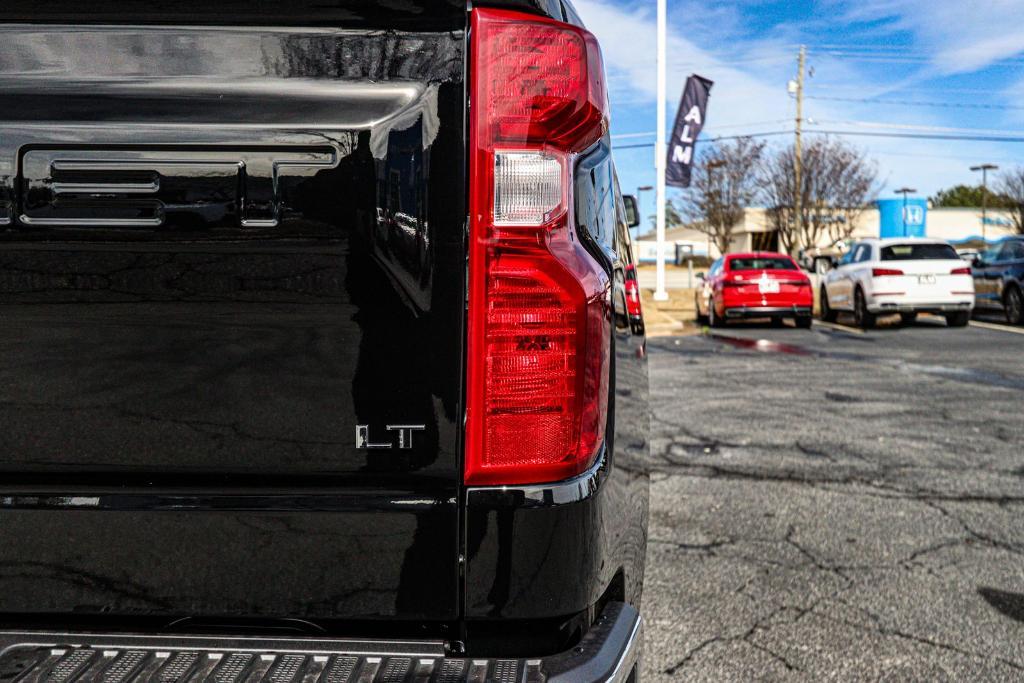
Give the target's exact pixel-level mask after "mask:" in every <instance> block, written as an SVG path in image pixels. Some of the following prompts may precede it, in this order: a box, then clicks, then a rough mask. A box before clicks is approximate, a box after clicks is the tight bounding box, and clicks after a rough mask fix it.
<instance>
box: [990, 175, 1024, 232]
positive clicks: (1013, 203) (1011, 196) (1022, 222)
mask: <svg viewBox="0 0 1024 683" xmlns="http://www.w3.org/2000/svg"><path fill="white" fill-rule="evenodd" d="M996 192H998V193H999V194H1000V195H1002V196H1003V197H1004V198H1005V199H1006V205H1007V207H1006V208H1007V209H1008V210H1009V212H1010V222H1012V223H1013V231H1014V232H1016V233H1017V234H1018V235H1024V166H1018V167H1016V168H1014V169H1012V170H1009V171H1006V172H1004V173H1002V174H1001V175H1000V176H999V180H997V181H996Z"/></svg>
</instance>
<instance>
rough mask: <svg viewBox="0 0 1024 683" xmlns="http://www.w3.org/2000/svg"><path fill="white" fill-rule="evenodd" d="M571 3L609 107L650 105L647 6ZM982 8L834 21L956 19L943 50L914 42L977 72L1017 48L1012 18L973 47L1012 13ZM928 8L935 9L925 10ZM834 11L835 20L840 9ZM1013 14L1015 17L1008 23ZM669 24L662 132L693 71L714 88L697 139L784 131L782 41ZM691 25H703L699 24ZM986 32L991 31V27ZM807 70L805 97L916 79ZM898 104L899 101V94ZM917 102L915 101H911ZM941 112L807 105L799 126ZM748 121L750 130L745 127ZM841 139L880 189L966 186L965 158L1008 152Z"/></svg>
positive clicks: (788, 124)
mask: <svg viewBox="0 0 1024 683" xmlns="http://www.w3.org/2000/svg"><path fill="white" fill-rule="evenodd" d="M575 4H576V7H577V10H578V11H579V13H580V16H582V17H583V20H584V21H585V22H586V24H587V27H588V28H589V29H590V30H591V31H592V32H593V33H595V34H596V35H597V37H598V39H599V40H600V42H601V46H602V50H603V52H604V57H605V65H606V69H607V70H608V72H609V83H610V90H611V95H612V103H613V108H615V109H616V110H618V111H621V110H622V108H623V106H624V105H625V106H631V105H633V104H636V103H645V104H648V105H650V104H653V103H654V97H655V92H656V82H655V79H656V62H655V59H656V56H655V52H656V22H655V16H654V3H653V2H651V3H649V5H648V6H647V7H640V8H639V9H638V8H636V7H627V6H621V5H616V4H612V2H611V0H576V3H575ZM987 4H991V5H993V6H992V7H989V8H987V10H984V11H982V10H980V9H978V8H975V9H974V10H973V11H972V10H970V9H969V8H967V7H963V8H961V7H960V6H959V5H954V4H953V3H951V2H948V0H932V1H931V2H927V0H885V1H884V2H882V1H881V0H865V2H864V3H863V6H862V7H861V8H860V9H859V10H857V11H856V12H853V11H851V12H849V13H848V14H847V17H846V18H845V19H841V20H849V21H875V22H888V23H889V28H888V29H885V30H899V28H900V26H901V22H903V21H904V20H903V19H902V17H903V16H904V13H909V12H911V11H913V12H916V15H915V16H916V18H917V20H918V23H921V24H928V25H933V24H941V23H942V22H944V21H950V22H952V21H956V20H957V18H958V17H964V18H962V20H961V21H962V23H963V24H964V26H965V30H964V36H965V39H964V40H959V38H958V37H957V36H956V35H955V33H956V31H955V24H954V25H953V26H949V27H948V33H949V34H950V36H949V38H948V40H947V41H946V42H943V40H942V38H941V36H940V35H938V34H939V33H941V32H942V31H947V29H942V30H941V31H940V29H939V28H935V27H933V28H931V29H925V28H919V30H920V31H921V32H922V33H921V35H922V40H925V38H927V39H928V40H930V41H933V42H934V43H935V45H936V48H942V49H941V50H940V49H936V50H935V51H934V52H933V53H930V54H934V55H935V57H934V58H935V60H936V63H937V64H939V65H941V64H943V63H945V61H952V60H958V61H959V63H960V64H961V65H965V64H967V63H968V62H970V63H972V64H973V63H977V64H981V63H983V62H984V61H985V60H991V59H1002V58H1004V57H1006V56H1007V55H1010V54H1015V52H1012V51H1013V50H1014V49H1015V45H1016V41H1017V38H1016V37H1015V32H1017V31H1020V29H1018V28H1017V24H1018V22H1017V21H1016V20H1015V21H1013V22H1009V19H1008V18H1006V17H1004V21H1005V23H1004V24H1003V26H1004V30H1003V31H1002V32H1001V33H996V35H988V36H987V37H985V38H984V39H982V38H981V33H982V31H981V27H982V25H983V24H986V23H987V22H991V21H992V19H991V17H993V16H995V15H997V14H998V13H999V12H1000V11H1006V12H1008V9H1007V7H1008V6H1009V5H1010V4H1016V5H1017V6H1018V8H1019V7H1020V0H1017V2H1016V3H1008V2H1000V1H999V0H995V2H991V3H987ZM929 7H931V8H936V9H935V10H934V11H931V12H929V9H928V8H929ZM836 13H837V14H840V15H841V14H842V12H841V11H838V12H836ZM979 13H980V14H984V15H985V16H987V17H989V19H987V20H985V21H983V20H981V19H978V18H977V17H976V16H974V15H976V14H979ZM1019 13H1020V10H1019V9H1018V10H1017V12H1016V13H1015V15H1016V14H1019ZM674 16H675V18H676V23H672V24H670V27H669V55H670V57H669V59H670V68H669V95H668V99H669V108H670V110H671V111H670V112H669V116H668V119H669V124H671V120H672V115H673V114H674V108H675V105H676V100H677V98H678V97H679V94H680V92H681V90H682V86H683V83H684V81H685V79H686V77H687V76H688V75H689V74H690V73H694V72H695V73H699V74H701V75H703V76H706V77H707V78H710V79H712V80H714V81H715V86H714V88H713V90H712V94H711V100H710V103H709V112H708V124H707V128H706V129H705V130H706V133H707V134H709V135H712V136H716V135H735V134H742V133H753V132H765V131H769V130H791V129H792V120H793V118H794V117H795V110H794V104H793V101H792V99H791V98H790V97H789V96H788V95H787V93H786V83H787V81H788V80H789V78H791V77H792V75H793V73H794V72H795V70H796V64H795V61H796V53H795V48H793V38H794V36H793V34H792V33H788V34H787V35H785V36H784V37H783V36H780V37H778V38H774V39H773V38H767V39H765V38H759V39H757V40H756V41H755V42H751V41H750V40H742V39H739V38H733V39H730V38H729V36H728V35H727V33H728V32H729V31H732V30H734V29H735V26H725V25H723V26H722V27H721V30H719V31H716V32H708V31H704V32H701V31H692V32H688V31H687V30H684V27H682V26H680V24H679V23H678V20H679V17H680V16H685V15H678V14H677V15H674ZM699 21H700V23H704V22H703V20H699ZM877 25H878V24H876V27H877ZM988 26H989V28H991V24H988ZM685 28H686V29H689V28H691V26H690V24H689V23H688V24H687V25H686V27H685ZM928 31H930V33H928ZM926 34H927V35H926ZM933 34H934V35H933ZM975 36H978V39H977V40H975V39H974V37H975ZM968 38H970V39H968ZM783 40H785V41H786V42H783ZM813 64H814V66H815V68H816V70H817V73H818V76H816V78H815V79H811V80H810V82H809V89H810V90H811V91H812V92H813V91H814V88H815V83H816V82H818V81H820V80H821V79H824V80H827V81H828V82H829V83H833V84H834V83H842V84H843V85H844V90H843V91H842V92H840V93H835V92H834V91H833V92H830V94H840V95H852V96H854V97H871V96H878V95H885V94H886V93H891V91H892V90H893V89H898V88H900V87H901V86H903V85H906V84H909V83H913V82H914V81H916V80H918V77H915V76H913V75H911V74H909V73H906V72H901V73H900V74H898V75H897V74H895V73H894V74H891V75H889V78H888V82H886V79H884V78H882V79H879V78H878V74H877V73H868V72H862V71H860V70H858V68H859V66H861V65H858V64H857V63H856V62H850V61H846V60H843V59H842V58H831V57H829V56H828V55H818V56H815V57H814V59H813ZM876 66H877V65H876ZM933 68H939V67H926V70H928V71H932V69H933ZM1022 83H1024V81H1022ZM1021 87H1022V88H1024V86H1021ZM825 92H829V91H823V92H822V94H825ZM896 92H897V93H899V92H900V91H899V90H896ZM890 97H893V98H895V99H900V98H897V97H895V95H893V94H890ZM903 98H904V99H906V96H905V91H904V95H903ZM911 99H913V98H911ZM918 99H921V97H920V96H918ZM925 99H928V98H925ZM931 99H935V98H934V97H932V98H931ZM948 113H949V112H948V111H943V110H941V109H938V110H936V109H928V108H921V107H913V106H885V107H883V106H880V105H877V104H869V103H856V102H834V101H828V100H809V101H808V102H807V107H806V111H805V116H807V117H813V118H814V119H817V120H818V121H820V122H821V123H820V124H818V125H817V126H815V125H808V130H810V131H813V130H815V129H818V130H850V129H851V127H850V125H848V124H844V123H843V122H844V121H851V120H861V121H878V122H888V123H899V124H914V125H936V126H941V125H950V122H949V121H948V120H945V119H943V118H942V116H943V115H946V114H948ZM613 116H614V114H613ZM651 118H652V120H651V121H645V122H642V123H640V124H637V125H638V126H640V128H639V130H649V131H652V130H654V128H655V122H654V120H653V116H652V117H651ZM753 123H759V124H760V125H749V124H753ZM952 125H965V124H963V123H954V124H952ZM853 129H854V130H856V128H853ZM618 132H622V133H625V132H633V131H628V130H619V131H618ZM788 140H789V139H788V138H786V137H778V138H772V139H771V141H772V142H773V143H775V144H782V143H784V142H788ZM849 141H850V142H852V143H853V144H856V145H858V146H861V147H865V148H867V149H868V150H869V152H870V153H871V154H872V155H873V156H874V157H875V158H876V159H877V160H878V162H879V170H880V176H881V179H882V180H883V181H887V183H888V185H889V188H890V189H891V188H893V187H897V186H899V185H903V184H908V183H909V184H911V185H913V186H916V187H917V188H918V189H919V190H921V192H922V193H926V194H930V193H933V192H934V191H935V190H937V189H939V188H942V187H945V186H949V185H952V184H956V183H960V182H971V181H972V178H971V175H970V173H969V172H968V171H967V170H966V167H967V166H968V165H969V164H968V163H967V162H968V161H969V160H970V159H973V158H978V159H980V158H982V157H985V156H986V155H987V156H993V157H1000V158H1002V159H1006V158H1007V156H1008V155H1010V154H1013V153H1015V152H1016V151H1017V150H1007V149H1006V148H1005V147H1003V148H1000V146H999V145H997V144H987V143H951V142H946V141H927V140H910V139H894V138H868V137H851V138H850V139H849Z"/></svg>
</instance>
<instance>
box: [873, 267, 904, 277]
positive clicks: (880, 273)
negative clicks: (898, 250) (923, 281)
mask: <svg viewBox="0 0 1024 683" xmlns="http://www.w3.org/2000/svg"><path fill="white" fill-rule="evenodd" d="M871 275H872V276H874V277H889V276H892V275H903V271H902V270H898V269H896V268H872V269H871Z"/></svg>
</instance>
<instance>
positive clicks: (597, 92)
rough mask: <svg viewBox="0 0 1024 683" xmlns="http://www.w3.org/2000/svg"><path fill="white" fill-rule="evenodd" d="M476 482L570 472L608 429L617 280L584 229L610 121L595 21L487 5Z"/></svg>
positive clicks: (473, 363)
mask: <svg viewBox="0 0 1024 683" xmlns="http://www.w3.org/2000/svg"><path fill="white" fill-rule="evenodd" d="M471 22H472V23H471V29H472V40H471V65H470V80H471V86H470V106H471V118H470V141H469V154H470V198H469V204H470V247H469V304H468V305H469V308H468V327H469V329H468V333H467V368H466V382H467V392H466V394H467V401H466V465H465V481H466V483H467V484H477V485H480V484H488V485H493V484H524V483H540V482H547V481H557V480H560V479H566V478H569V477H572V476H575V475H576V474H579V473H580V472H583V471H584V470H585V469H587V467H589V466H590V465H591V464H592V463H593V462H594V459H595V457H596V456H597V452H598V450H599V448H600V447H601V444H602V442H603V441H604V436H605V424H606V421H607V409H608V370H609V355H610V343H611V339H610V335H611V314H610V306H609V280H608V276H607V274H606V273H605V271H604V269H603V268H602V267H601V266H600V265H599V264H598V263H597V262H596V261H595V260H594V259H593V257H592V256H591V255H590V254H589V253H588V252H587V251H586V250H585V249H584V248H583V246H582V245H581V244H580V242H579V239H578V237H577V236H576V233H575V230H574V225H573V217H572V212H571V211H570V210H569V207H570V198H571V193H570V180H571V177H572V175H571V171H572V167H573V159H574V156H575V154H577V153H578V152H580V151H582V150H584V149H586V148H587V147H589V146H590V145H592V144H593V143H595V142H596V141H597V140H599V139H600V138H601V137H602V136H603V135H604V133H605V132H606V130H607V117H606V114H605V112H607V110H608V106H607V96H606V94H605V84H604V71H603V67H602V65H601V56H600V51H599V50H598V47H597V42H596V41H595V39H594V38H593V36H591V35H590V34H589V33H587V32H586V31H584V30H582V29H579V28H576V27H574V26H570V25H568V24H564V23H561V22H557V21H553V20H550V19H545V18H539V17H535V16H532V15H526V14H520V13H517V12H509V11H505V10H494V9H474V10H473V13H472V19H471Z"/></svg>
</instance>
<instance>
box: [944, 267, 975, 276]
mask: <svg viewBox="0 0 1024 683" xmlns="http://www.w3.org/2000/svg"><path fill="white" fill-rule="evenodd" d="M949 274H950V275H970V274H971V269H970V268H954V269H953V270H951V271H950V272H949Z"/></svg>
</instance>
